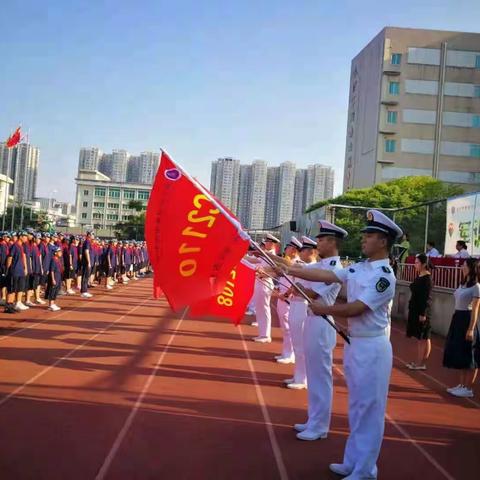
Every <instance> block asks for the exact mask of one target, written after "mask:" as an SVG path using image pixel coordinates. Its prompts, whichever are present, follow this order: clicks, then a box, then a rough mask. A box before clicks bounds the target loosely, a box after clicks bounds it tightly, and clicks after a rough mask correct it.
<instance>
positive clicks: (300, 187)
mask: <svg viewBox="0 0 480 480" xmlns="http://www.w3.org/2000/svg"><path fill="white" fill-rule="evenodd" d="M306 203H307V170H306V169H304V168H300V169H298V170H297V171H296V172H295V191H294V196H293V214H292V218H294V219H295V218H298V217H300V216H301V215H302V214H303V212H304V211H305V208H306V207H305V205H306Z"/></svg>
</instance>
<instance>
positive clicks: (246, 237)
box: [160, 149, 350, 343]
mask: <svg viewBox="0 0 480 480" xmlns="http://www.w3.org/2000/svg"><path fill="white" fill-rule="evenodd" d="M160 150H161V151H162V152H164V153H165V154H166V155H167V156H168V158H169V159H170V161H171V162H172V163H173V164H174V165H176V167H177V168H178V169H179V170H180V171H181V172H182V175H184V176H185V177H186V178H188V179H189V180H190V181H191V182H192V183H193V184H194V185H195V186H196V187H197V188H198V189H199V190H200V191H201V192H202V193H203V194H204V195H205V196H206V197H207V198H208V199H209V200H210V202H211V203H212V204H213V205H214V206H215V207H216V208H217V209H218V210H219V211H220V213H222V215H223V216H224V217H225V218H226V219H227V220H228V221H229V222H230V223H231V224H232V225H233V226H234V227H235V229H236V230H237V232H238V234H239V235H240V237H241V238H243V239H244V240H250V243H251V244H252V245H253V246H254V247H255V249H256V250H257V251H258V252H259V253H260V255H261V256H262V257H263V259H264V260H265V261H266V262H267V263H268V264H269V265H270V266H271V267H276V265H275V262H274V261H273V260H272V259H271V258H270V257H269V256H268V255H267V254H266V253H265V252H264V251H263V250H262V249H261V248H260V246H259V245H258V243H256V242H255V241H254V240H252V238H251V237H250V235H249V234H248V233H247V232H245V230H243V228H242V225H241V224H240V222H239V221H238V220H237V219H236V218H232V216H231V215H230V213H229V212H227V211H226V210H225V208H224V207H223V206H222V205H220V203H219V202H217V200H216V199H215V198H214V197H213V196H212V195H211V193H210V192H209V191H208V190H207V189H206V188H205V187H204V186H203V185H202V184H201V183H200V182H198V181H197V180H195V179H194V178H193V177H191V176H190V175H189V174H188V173H187V172H186V171H185V169H184V168H182V167H181V166H180V165H179V164H178V163H177V162H175V161H174V160H173V159H172V157H170V155H168V152H167V151H166V150H164V149H160ZM282 275H283V277H285V279H286V280H287V282H288V283H289V284H290V285H291V286H292V287H293V288H294V289H295V290H296V291H297V292H298V293H299V294H300V295H301V296H302V297H304V298H305V300H306V301H307V302H308V303H309V304H311V303H312V299H311V298H310V297H308V296H307V295H306V294H305V292H304V291H303V290H301V289H300V288H298V286H297V285H295V283H294V282H293V281H292V280H290V278H288V276H287V275H285V274H282ZM321 317H322V318H323V319H324V320H325V321H326V322H327V323H328V324H329V325H330V326H331V327H332V328H333V329H334V330H335V331H336V332H337V333H338V334H339V335H340V336H341V337H342V338H343V339H344V340H345V341H346V342H347V343H350V339H349V338H348V336H347V335H346V334H345V333H344V332H343V331H342V330H340V329H339V328H338V327H337V326H336V325H335V324H334V323H333V322H332V321H331V320H330V319H329V318H328V317H327V316H326V315H321Z"/></svg>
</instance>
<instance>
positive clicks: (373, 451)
mask: <svg viewBox="0 0 480 480" xmlns="http://www.w3.org/2000/svg"><path fill="white" fill-rule="evenodd" d="M335 275H336V276H337V277H338V279H339V280H341V281H343V282H346V284H347V299H348V302H354V301H356V300H360V301H361V302H362V303H364V304H365V305H367V306H368V307H369V309H367V310H366V311H365V312H364V313H363V314H361V315H359V316H357V317H350V318H349V319H348V328H349V335H350V342H351V343H350V345H348V344H345V347H344V367H345V379H346V381H347V386H348V423H349V426H350V435H349V437H348V440H347V444H346V446H345V453H344V458H343V464H344V465H345V467H346V468H347V469H349V470H351V472H352V473H351V474H350V476H349V478H352V479H367V478H377V466H376V462H377V459H378V455H379V454H380V448H381V445H382V440H383V432H384V428H385V409H386V404H387V396H388V385H389V381H390V374H391V371H392V345H391V343H390V340H389V338H388V336H387V335H388V333H389V314H388V308H389V303H390V301H391V300H392V299H393V296H394V293H395V276H394V274H393V272H392V270H391V268H390V266H389V262H388V259H387V258H386V259H383V260H376V261H373V262H370V261H365V262H362V263H356V264H354V265H351V266H350V267H347V268H345V269H343V270H340V271H338V272H335Z"/></svg>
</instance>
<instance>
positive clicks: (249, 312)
mask: <svg viewBox="0 0 480 480" xmlns="http://www.w3.org/2000/svg"><path fill="white" fill-rule="evenodd" d="M245 315H255V312H254V311H253V310H247V311H246V312H245Z"/></svg>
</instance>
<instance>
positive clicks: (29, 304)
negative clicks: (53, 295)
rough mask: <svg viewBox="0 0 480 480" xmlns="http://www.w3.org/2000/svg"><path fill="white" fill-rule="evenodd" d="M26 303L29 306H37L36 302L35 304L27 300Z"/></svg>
mask: <svg viewBox="0 0 480 480" xmlns="http://www.w3.org/2000/svg"><path fill="white" fill-rule="evenodd" d="M25 305H26V306H27V307H35V304H34V303H33V302H30V301H28V302H25Z"/></svg>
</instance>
